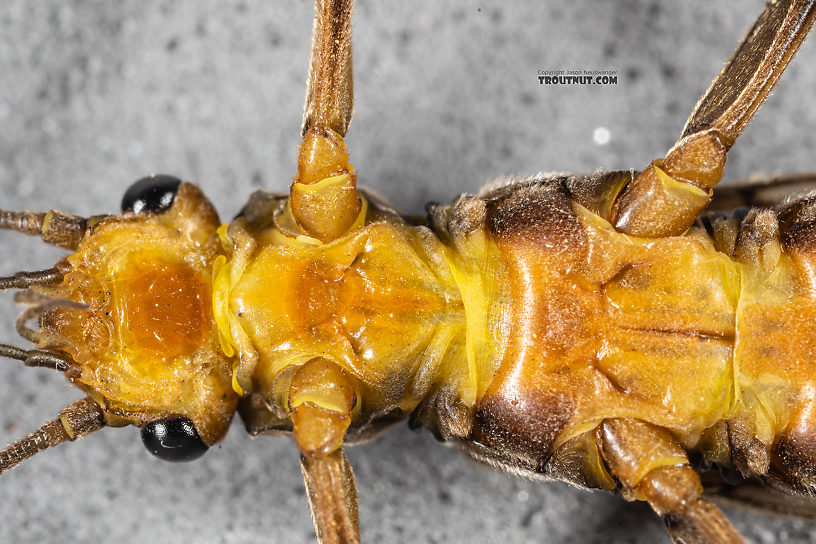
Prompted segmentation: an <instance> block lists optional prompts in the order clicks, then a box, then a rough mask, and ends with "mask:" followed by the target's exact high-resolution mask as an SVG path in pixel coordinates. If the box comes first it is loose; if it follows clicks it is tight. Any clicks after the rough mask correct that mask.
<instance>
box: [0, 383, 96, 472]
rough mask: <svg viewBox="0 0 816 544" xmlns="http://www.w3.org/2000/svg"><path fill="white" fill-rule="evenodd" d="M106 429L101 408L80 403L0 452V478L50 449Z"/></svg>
mask: <svg viewBox="0 0 816 544" xmlns="http://www.w3.org/2000/svg"><path fill="white" fill-rule="evenodd" d="M104 426H105V414H104V412H103V411H102V408H100V407H99V405H98V404H97V403H95V402H94V401H92V400H91V399H90V398H84V399H82V400H78V401H76V402H74V403H72V404H70V405H68V407H66V408H64V409H63V410H61V411H60V413H59V417H58V418H57V419H52V420H51V421H47V422H45V423H43V425H42V427H40V428H39V429H38V430H37V431H35V432H33V433H31V434H30V435H28V436H26V437H25V438H21V439H20V440H18V441H17V442H14V443H13V444H10V445H9V446H7V447H6V449H4V450H2V451H0V474H2V473H4V472H5V471H7V470H9V469H12V468H14V467H15V466H17V465H19V464H20V463H22V462H23V461H25V460H26V459H28V458H29V457H32V456H33V455H35V454H37V453H40V452H41V451H43V450H45V449H47V448H50V447H52V446H56V445H58V444H62V443H63V442H67V441H73V440H76V439H78V438H83V437H85V436H87V435H89V434H91V433H92V432H95V431H98V430H99V429H101V428H103V427H104Z"/></svg>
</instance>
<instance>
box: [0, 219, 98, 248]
mask: <svg viewBox="0 0 816 544" xmlns="http://www.w3.org/2000/svg"><path fill="white" fill-rule="evenodd" d="M87 228H88V220H87V219H85V218H84V217H80V216H78V215H72V214H69V213H65V212H61V211H59V210H51V211H48V212H44V213H43V212H29V211H26V212H16V211H10V210H0V229H6V230H13V231H15V232H22V233H24V234H28V235H30V236H39V237H40V238H42V240H43V241H44V242H45V243H47V244H51V245H53V246H57V247H61V248H65V249H71V250H75V249H77V247H78V246H79V241H80V240H81V239H82V237H83V236H84V235H85V231H86V230H87Z"/></svg>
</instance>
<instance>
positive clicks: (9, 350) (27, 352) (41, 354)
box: [0, 344, 74, 372]
mask: <svg viewBox="0 0 816 544" xmlns="http://www.w3.org/2000/svg"><path fill="white" fill-rule="evenodd" d="M0 357H8V358H9V359H16V360H18V361H22V362H23V364H24V365H25V366H30V367H36V368H50V369H52V370H59V371H60V372H67V371H69V370H71V369H72V368H74V361H73V359H71V356H70V355H68V354H67V353H65V352H64V351H58V350H46V349H23V348H18V347H17V346H12V345H10V344H0Z"/></svg>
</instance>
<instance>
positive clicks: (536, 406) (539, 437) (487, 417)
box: [470, 389, 574, 467]
mask: <svg viewBox="0 0 816 544" xmlns="http://www.w3.org/2000/svg"><path fill="white" fill-rule="evenodd" d="M573 411H574V404H573V402H572V400H571V399H570V398H569V397H567V396H566V395H565V394H564V393H561V392H558V391H536V390H526V391H519V390H512V389H510V390H507V389H505V390H502V391H501V392H500V393H497V394H494V395H489V396H487V397H486V398H485V399H483V400H482V402H481V403H480V404H479V405H478V406H477V408H476V414H475V418H474V425H473V431H472V433H471V437H470V439H471V440H474V441H476V442H479V443H481V444H483V445H485V446H486V447H487V448H488V449H490V450H494V451H497V452H501V453H502V454H503V455H502V456H503V457H511V458H514V459H518V460H520V461H522V462H523V464H525V465H533V466H536V467H543V466H544V464H545V463H546V461H547V460H548V459H549V457H550V455H551V454H552V450H553V442H554V441H555V438H556V437H557V436H558V433H559V432H560V431H561V430H562V429H563V428H564V426H565V425H566V424H567V422H569V420H570V418H571V417H572V414H573Z"/></svg>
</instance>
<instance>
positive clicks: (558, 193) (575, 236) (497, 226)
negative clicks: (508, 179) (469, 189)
mask: <svg viewBox="0 0 816 544" xmlns="http://www.w3.org/2000/svg"><path fill="white" fill-rule="evenodd" d="M490 196H491V195H485V197H487V198H488V199H489V198H490ZM487 225H488V228H489V229H490V232H491V233H492V234H493V236H494V237H495V238H496V239H497V241H499V242H501V241H506V242H511V243H514V244H521V245H532V246H535V247H536V248H538V249H541V250H549V251H551V252H553V253H556V254H560V253H566V252H575V251H580V250H582V249H583V248H584V247H585V246H586V234H585V233H584V229H583V227H582V225H581V222H580V221H579V220H578V218H577V217H576V215H575V212H574V211H573V209H572V198H571V195H570V194H569V192H568V191H567V190H566V188H565V187H564V185H563V183H561V182H560V181H550V182H541V183H532V184H530V185H527V186H515V190H514V191H513V192H512V193H510V194H508V195H506V196H503V197H501V198H498V199H496V200H493V201H492V202H490V203H489V205H488V211H487Z"/></svg>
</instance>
